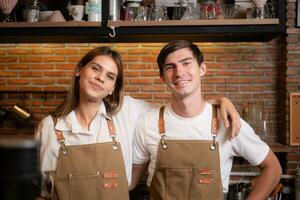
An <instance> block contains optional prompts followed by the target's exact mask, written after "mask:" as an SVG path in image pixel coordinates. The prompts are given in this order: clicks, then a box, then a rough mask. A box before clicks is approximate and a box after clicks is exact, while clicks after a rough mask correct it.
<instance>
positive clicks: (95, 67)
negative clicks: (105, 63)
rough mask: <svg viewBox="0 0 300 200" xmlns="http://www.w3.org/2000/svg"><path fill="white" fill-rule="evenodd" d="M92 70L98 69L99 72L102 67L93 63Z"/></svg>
mask: <svg viewBox="0 0 300 200" xmlns="http://www.w3.org/2000/svg"><path fill="white" fill-rule="evenodd" d="M92 70H93V71H96V72H99V71H100V70H101V69H100V67H98V66H96V65H92Z"/></svg>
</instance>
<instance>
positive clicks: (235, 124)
mask: <svg viewBox="0 0 300 200" xmlns="http://www.w3.org/2000/svg"><path fill="white" fill-rule="evenodd" d="M208 102H209V103H211V104H214V105H218V106H220V116H221V118H222V120H223V123H224V126H225V127H226V128H230V129H231V130H230V139H232V138H234V137H235V136H237V134H238V133H239V132H240V129H241V126H242V125H241V121H240V115H239V113H238V112H237V110H236V109H235V107H234V105H233V103H232V102H231V101H230V100H229V99H228V98H226V97H218V98H214V99H209V100H208Z"/></svg>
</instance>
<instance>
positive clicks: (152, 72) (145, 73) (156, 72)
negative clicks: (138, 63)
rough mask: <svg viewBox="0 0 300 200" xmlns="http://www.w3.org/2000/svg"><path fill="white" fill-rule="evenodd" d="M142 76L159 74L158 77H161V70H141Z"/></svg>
mask: <svg viewBox="0 0 300 200" xmlns="http://www.w3.org/2000/svg"><path fill="white" fill-rule="evenodd" d="M141 76H145V77H151V76H154V77H155V76H157V77H159V72H158V71H141Z"/></svg>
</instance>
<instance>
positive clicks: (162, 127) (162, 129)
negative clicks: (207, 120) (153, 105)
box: [158, 105, 219, 151]
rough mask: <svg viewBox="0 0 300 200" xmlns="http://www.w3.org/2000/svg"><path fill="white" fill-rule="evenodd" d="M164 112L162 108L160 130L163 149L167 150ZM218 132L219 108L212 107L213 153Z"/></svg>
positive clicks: (160, 111) (159, 121)
mask: <svg viewBox="0 0 300 200" xmlns="http://www.w3.org/2000/svg"><path fill="white" fill-rule="evenodd" d="M164 110H165V106H162V107H160V109H159V119H158V129H159V134H160V136H161V140H160V141H161V142H160V143H161V145H162V148H163V149H167V148H168V145H167V139H166V129H165V120H164ZM218 130H219V120H218V112H217V106H214V105H212V121H211V134H212V137H213V141H212V145H211V146H210V149H211V150H212V151H214V150H215V149H216V137H217V135H218Z"/></svg>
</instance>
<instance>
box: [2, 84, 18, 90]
mask: <svg viewBox="0 0 300 200" xmlns="http://www.w3.org/2000/svg"><path fill="white" fill-rule="evenodd" d="M16 90H17V87H16V86H14V85H11V86H10V85H9V86H8V85H0V91H16Z"/></svg>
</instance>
